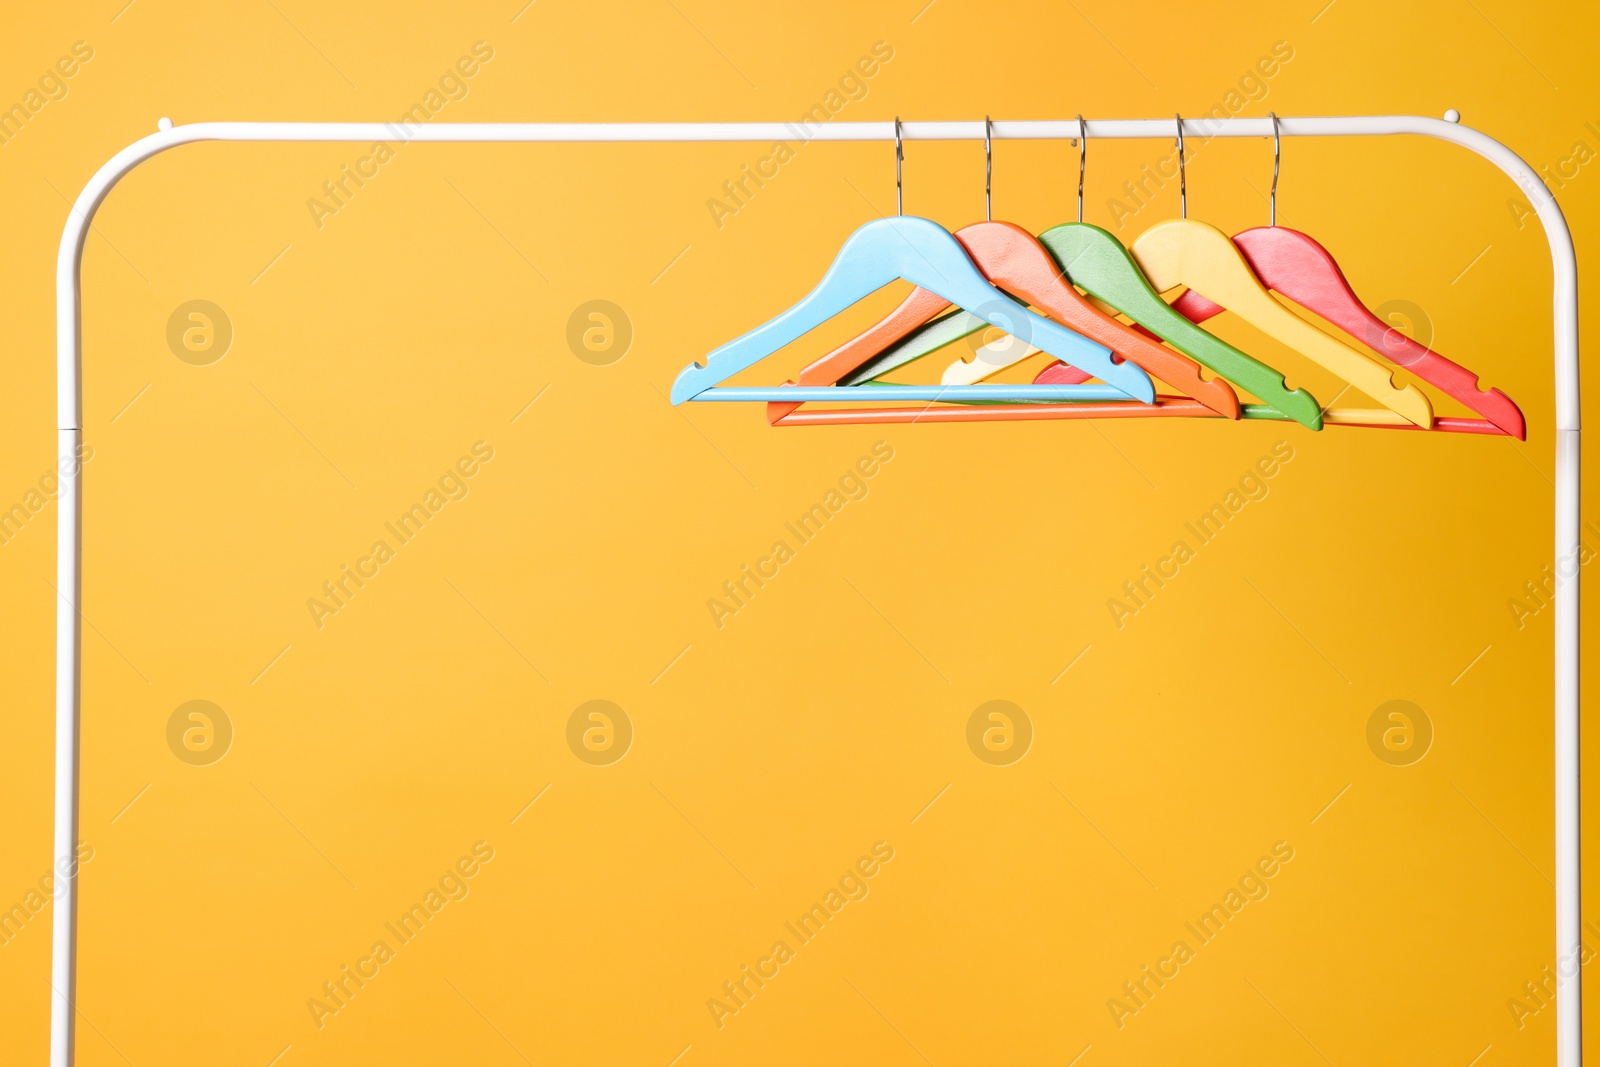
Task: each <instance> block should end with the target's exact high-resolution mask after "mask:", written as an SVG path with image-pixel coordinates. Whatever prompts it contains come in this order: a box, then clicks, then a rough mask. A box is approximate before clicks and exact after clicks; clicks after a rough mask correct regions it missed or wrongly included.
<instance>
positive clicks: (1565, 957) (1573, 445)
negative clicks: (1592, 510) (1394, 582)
mask: <svg viewBox="0 0 1600 1067" xmlns="http://www.w3.org/2000/svg"><path fill="white" fill-rule="evenodd" d="M1578 434H1579V431H1578V430H1577V429H1558V430H1557V431H1556V575H1557V592H1556V594H1555V610H1556V724H1555V726H1556V737H1555V752H1556V974H1557V976H1558V982H1557V986H1556V1063H1557V1064H1558V1067H1580V1064H1582V1062H1583V973H1582V972H1583V957H1582V952H1583V948H1582V939H1583V926H1582V924H1583V910H1582V901H1581V899H1580V897H1579V886H1580V881H1579V836H1578V823H1579V807H1578V797H1579V793H1578V781H1579V755H1580V751H1579V732H1578V572H1579V570H1580V569H1581V568H1582V561H1581V557H1580V555H1579V552H1580V550H1579V547H1578V545H1579V540H1580V537H1581V534H1582V530H1581V529H1580V525H1581V519H1580V512H1579V506H1578V502H1579V495H1578V492H1579V490H1578V486H1579V482H1578Z"/></svg>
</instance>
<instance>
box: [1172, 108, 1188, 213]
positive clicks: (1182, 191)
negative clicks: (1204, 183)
mask: <svg viewBox="0 0 1600 1067" xmlns="http://www.w3.org/2000/svg"><path fill="white" fill-rule="evenodd" d="M1174 117H1175V118H1176V119H1177V120H1178V210H1179V212H1180V213H1181V217H1183V218H1188V217H1189V179H1188V178H1187V177H1186V176H1185V175H1184V173H1183V116H1182V115H1175V116H1174Z"/></svg>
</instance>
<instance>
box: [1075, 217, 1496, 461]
mask: <svg viewBox="0 0 1600 1067" xmlns="http://www.w3.org/2000/svg"><path fill="white" fill-rule="evenodd" d="M1233 243H1234V244H1236V245H1238V246H1239V251H1240V252H1242V253H1244V258H1245V262H1247V263H1248V264H1249V265H1250V269H1251V270H1252V271H1254V272H1255V275H1256V277H1258V278H1260V279H1261V283H1262V284H1263V285H1265V286H1266V287H1267V288H1268V289H1272V290H1274V291H1276V292H1278V293H1281V294H1282V295H1284V296H1286V297H1288V298H1289V299H1290V300H1293V301H1294V302H1295V303H1296V304H1299V305H1300V306H1301V307H1304V308H1306V309H1307V310H1309V311H1313V312H1315V313H1316V314H1318V315H1320V316H1322V317H1323V318H1324V319H1327V320H1328V321H1329V322H1331V323H1333V324H1334V325H1335V326H1338V327H1339V328H1340V329H1342V330H1344V331H1345V332H1346V333H1348V334H1349V335H1350V336H1352V337H1354V338H1356V339H1357V340H1358V341H1360V342H1362V343H1363V344H1365V345H1366V346H1367V347H1368V348H1370V349H1372V350H1373V351H1374V352H1376V353H1378V355H1380V356H1383V357H1384V358H1385V359H1387V360H1389V361H1390V362H1391V363H1395V364H1398V365H1399V366H1401V367H1404V368H1406V369H1407V370H1409V371H1411V372H1412V373H1413V374H1415V375H1416V376H1417V377H1419V378H1421V379H1422V380H1423V381H1425V382H1428V383H1430V384H1432V385H1435V386H1437V387H1438V388H1439V389H1441V390H1442V391H1444V392H1445V393H1446V394H1447V395H1449V396H1452V397H1454V398H1455V399H1457V400H1459V401H1461V403H1463V404H1465V405H1466V406H1467V407H1469V408H1471V409H1472V410H1473V411H1476V412H1477V413H1478V414H1480V415H1483V416H1485V417H1486V418H1487V419H1488V421H1489V424H1490V426H1491V427H1492V428H1493V429H1498V430H1500V431H1501V432H1503V433H1505V434H1507V435H1509V436H1511V437H1515V438H1516V439H1517V440H1519V441H1522V440H1526V439H1527V432H1528V431H1527V423H1526V422H1525V420H1524V419H1523V417H1522V411H1521V410H1520V409H1519V408H1518V407H1517V405H1516V403H1515V402H1514V401H1513V400H1512V399H1511V398H1510V397H1509V396H1507V395H1506V394H1505V393H1503V392H1501V391H1500V390H1499V389H1480V388H1478V376H1477V375H1476V374H1474V373H1472V372H1471V371H1469V370H1467V369H1466V368H1465V367H1463V366H1461V365H1460V364H1458V363H1453V362H1451V361H1450V360H1448V359H1446V358H1445V357H1444V356H1441V355H1440V354H1439V353H1437V352H1435V351H1433V350H1432V349H1431V348H1428V347H1427V346H1426V345H1423V344H1419V343H1418V342H1416V341H1413V340H1412V339H1411V338H1409V337H1406V336H1404V335H1403V334H1401V333H1400V332H1399V331H1398V330H1396V329H1394V327H1393V326H1391V325H1390V324H1389V323H1387V322H1384V321H1383V320H1382V319H1380V318H1378V316H1376V315H1374V314H1373V313H1372V312H1371V311H1368V310H1367V307H1366V305H1365V304H1363V303H1362V302H1361V300H1360V298H1358V297H1357V296H1356V294H1355V292H1354V291H1353V290H1352V289H1351V288H1350V283H1349V282H1347V281H1346V280H1345V276H1344V272H1343V271H1341V270H1340V269H1339V264H1338V263H1336V262H1335V261H1334V258H1333V256H1331V255H1329V254H1328V250H1327V249H1326V248H1323V247H1322V246H1321V245H1320V244H1318V243H1317V242H1316V241H1315V240H1313V239H1312V238H1310V237H1308V236H1306V235H1305V234H1303V233H1301V232H1300V231H1298V230H1291V229H1289V228H1288V227H1286V226H1257V227H1255V228H1254V229H1249V230H1245V231H1244V232H1242V233H1239V234H1236V235H1235V236H1234V238H1233ZM1172 306H1173V308H1174V309H1175V310H1177V311H1179V312H1181V313H1182V314H1183V316H1184V317H1185V318H1187V319H1189V320H1190V321H1192V322H1203V321H1204V320H1206V319H1209V318H1211V317H1212V316H1213V315H1216V314H1217V313H1219V312H1221V311H1222V310H1223V309H1222V308H1221V307H1219V306H1217V305H1216V304H1213V303H1212V302H1211V301H1209V300H1207V299H1206V298H1205V297H1203V296H1201V295H1200V294H1199V293H1196V292H1194V291H1193V290H1190V291H1189V292H1186V293H1184V294H1183V295H1182V296H1180V297H1179V298H1178V299H1177V300H1175V301H1173V304H1172ZM1052 380H1054V379H1052ZM1466 421H1469V420H1452V422H1454V423H1464V422H1466ZM1456 428H1458V429H1459V428H1464V427H1460V426H1458V427H1456Z"/></svg>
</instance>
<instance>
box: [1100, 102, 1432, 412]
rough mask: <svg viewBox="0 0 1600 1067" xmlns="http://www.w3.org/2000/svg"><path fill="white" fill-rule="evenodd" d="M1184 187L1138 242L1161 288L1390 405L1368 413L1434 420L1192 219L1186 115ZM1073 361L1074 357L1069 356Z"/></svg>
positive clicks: (1413, 392) (1421, 399)
mask: <svg viewBox="0 0 1600 1067" xmlns="http://www.w3.org/2000/svg"><path fill="white" fill-rule="evenodd" d="M1178 176H1179V177H1178V192H1179V196H1180V198H1181V203H1182V205H1183V206H1182V211H1183V217H1182V218H1179V219H1173V220H1169V221H1167V222H1160V223H1157V224H1156V225H1154V226H1152V227H1151V228H1150V229H1148V230H1146V231H1145V232H1144V233H1143V234H1142V235H1140V237H1139V239H1138V240H1136V241H1134V243H1133V249H1132V252H1133V258H1134V260H1135V261H1136V262H1137V263H1138V264H1139V267H1140V269H1141V270H1143V272H1144V274H1145V276H1146V277H1147V278H1149V279H1150V283H1151V285H1152V286H1154V287H1155V288H1156V289H1157V290H1159V291H1162V292H1165V291H1167V290H1169V289H1176V288H1178V287H1179V286H1185V287H1187V288H1189V289H1193V290H1195V291H1197V292H1199V293H1200V294H1201V295H1202V296H1204V297H1206V298H1207V299H1208V300H1211V301H1213V302H1214V303H1217V304H1220V305H1222V306H1223V307H1225V308H1227V309H1229V310H1230V311H1232V312H1234V313H1235V314H1236V315H1238V316H1239V317H1240V318H1241V319H1243V320H1245V321H1246V322H1249V323H1250V324H1251V325H1253V326H1255V327H1256V328H1257V329H1259V330H1261V331H1262V332H1264V333H1266V334H1267V335H1268V336H1270V337H1272V338H1274V339H1276V340H1278V341H1280V342H1282V343H1283V344H1285V345H1288V346H1289V347H1290V348H1293V349H1294V350H1295V351H1297V352H1299V353H1301V354H1302V355H1305V356H1307V357H1308V358H1310V359H1311V360H1312V361H1313V362H1315V363H1318V364H1320V365H1322V366H1323V367H1325V368H1327V369H1328V370H1330V371H1332V372H1333V373H1335V374H1337V375H1339V377H1341V378H1343V379H1344V380H1345V381H1347V382H1349V383H1350V384H1351V385H1353V386H1355V387H1356V388H1357V389H1360V390H1361V391H1362V392H1364V393H1366V394H1367V395H1368V396H1370V397H1371V398H1372V399H1374V400H1376V401H1377V402H1378V403H1380V404H1382V405H1383V406H1384V407H1385V408H1388V409H1389V411H1390V412H1392V413H1393V415H1392V416H1390V415H1386V414H1384V413H1382V412H1371V413H1365V416H1366V417H1367V418H1368V419H1370V420H1371V421H1375V422H1379V423H1382V422H1386V421H1394V420H1396V419H1398V420H1404V421H1406V422H1410V423H1413V424H1415V425H1418V426H1422V427H1431V426H1432V425H1433V408H1432V406H1431V405H1430V404H1429V403H1428V398H1427V397H1426V396H1424V395H1423V393H1422V392H1421V391H1420V390H1419V389H1417V388H1416V386H1413V385H1407V386H1403V387H1400V386H1396V385H1395V384H1394V378H1393V375H1392V374H1391V373H1390V372H1389V371H1388V370H1386V369H1385V368H1384V367H1383V366H1382V365H1381V364H1379V363H1378V362H1377V361H1376V360H1374V359H1373V358H1372V357H1370V356H1367V355H1364V354H1363V353H1361V352H1358V351H1356V350H1355V349H1353V348H1351V347H1349V346H1348V345H1345V344H1343V343H1342V342H1340V341H1338V340H1336V339H1334V338H1333V337H1332V336H1330V335H1328V334H1326V333H1323V332H1322V331H1321V330H1319V329H1317V328H1316V327H1315V326H1313V325H1311V324H1310V323H1309V322H1306V321H1305V320H1304V319H1302V318H1300V317H1299V316H1298V315H1296V314H1294V313H1293V312H1291V311H1290V310H1289V309H1288V308H1286V307H1284V306H1283V305H1282V304H1280V303H1278V301H1277V300H1276V299H1274V298H1273V296H1272V294H1271V293H1269V292H1268V291H1267V290H1266V288H1265V287H1264V286H1263V285H1262V284H1261V282H1260V280H1259V279H1258V278H1256V276H1255V275H1254V274H1252V273H1251V271H1250V267H1249V265H1248V264H1247V263H1246V262H1245V259H1244V256H1243V254H1242V253H1241V252H1240V251H1239V249H1238V248H1237V247H1235V245H1234V244H1233V242H1232V241H1230V240H1228V237H1227V235H1226V234H1224V233H1223V232H1222V231H1221V230H1219V229H1217V228H1216V227H1215V226H1210V225H1207V224H1206V223H1203V222H1198V221H1196V220H1194V219H1190V218H1188V190H1187V188H1186V183H1185V180H1184V177H1183V119H1182V117H1181V116H1180V117H1179V118H1178ZM1069 362H1070V361H1069Z"/></svg>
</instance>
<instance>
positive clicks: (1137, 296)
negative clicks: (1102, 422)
mask: <svg viewBox="0 0 1600 1067" xmlns="http://www.w3.org/2000/svg"><path fill="white" fill-rule="evenodd" d="M1039 241H1040V242H1041V243H1042V244H1043V245H1044V246H1045V247H1046V248H1048V249H1049V250H1050V254H1051V255H1053V256H1055V259H1056V262H1057V263H1060V264H1062V265H1063V269H1064V270H1065V272H1066V274H1067V278H1068V280H1069V281H1071V282H1072V283H1073V284H1074V285H1076V286H1078V287H1079V288H1081V289H1083V290H1084V291H1086V292H1087V293H1088V294H1089V295H1090V296H1093V297H1096V298H1097V299H1099V300H1103V301H1105V302H1106V303H1107V304H1110V305H1111V306H1112V307H1113V308H1115V309H1116V310H1117V311H1120V312H1121V313H1122V314H1124V315H1126V316H1127V317H1128V318H1130V319H1132V320H1133V321H1134V322H1135V323H1136V324H1138V325H1140V326H1143V327H1144V328H1145V329H1147V330H1149V331H1150V332H1151V333H1153V334H1155V335H1156V336H1157V337H1160V338H1161V339H1162V340H1163V341H1166V342H1167V343H1168V344H1170V345H1172V346H1173V347H1174V348H1176V349H1178V350H1179V351H1180V352H1183V353H1185V354H1187V355H1189V356H1190V357H1192V358H1193V359H1195V360H1197V361H1198V362H1200V363H1202V364H1204V365H1205V366H1207V367H1209V368H1210V369H1211V370H1212V371H1213V372H1215V373H1217V374H1220V375H1222V376H1223V377H1224V378H1227V379H1228V380H1229V381H1232V382H1233V383H1234V384H1236V385H1238V386H1239V387H1240V388H1243V389H1245V390H1248V391H1249V392H1251V393H1253V394H1255V395H1256V396H1258V397H1260V398H1261V399H1262V400H1264V401H1266V402H1267V406H1266V407H1261V406H1260V405H1254V404H1250V405H1246V410H1245V412H1244V414H1245V416H1246V417H1249V418H1273V417H1275V416H1279V415H1287V416H1288V417H1290V418H1292V419H1294V420H1295V421H1296V422H1299V423H1302V424H1304V425H1306V426H1308V427H1310V428H1311V429H1313V430H1320V429H1322V408H1321V405H1319V404H1318V403H1317V400H1316V398H1315V397H1313V396H1312V395H1311V394H1310V393H1308V392H1306V391H1305V390H1304V389H1294V390H1290V389H1288V388H1286V387H1285V385H1284V381H1283V375H1282V374H1280V373H1278V372H1277V371H1275V370H1273V369H1272V368H1271V367H1269V366H1267V365H1266V364H1264V363H1262V362H1260V361H1259V360H1256V359H1254V358H1252V357H1250V356H1248V355H1246V354H1245V353H1243V352H1241V351H1239V350H1238V349H1237V348H1234V347H1233V346H1232V345H1230V344H1228V343H1227V342H1226V341H1223V340H1222V339H1221V338H1219V337H1217V336H1215V335H1214V334H1211V333H1208V332H1206V331H1205V330H1202V329H1201V328H1200V327H1198V326H1196V325H1195V324H1194V323H1192V322H1190V321H1189V320H1188V319H1186V318H1184V317H1183V316H1182V315H1180V314H1178V313H1177V312H1176V311H1173V310H1172V308H1171V307H1169V306H1168V305H1167V302H1166V301H1165V300H1162V299H1161V297H1160V295H1159V294H1157V293H1156V291H1155V290H1154V289H1152V288H1151V287H1150V283H1149V282H1148V281H1147V280H1146V279H1145V276H1144V273H1143V272H1142V271H1140V270H1139V267H1138V265H1137V264H1136V263H1135V262H1134V260H1133V256H1132V254H1131V253H1130V252H1129V251H1128V250H1127V249H1126V248H1124V247H1122V242H1121V241H1118V240H1117V239H1116V238H1115V237H1113V236H1112V235H1111V234H1110V233H1109V232H1107V231H1106V230H1103V229H1101V228H1100V227H1098V226H1094V225H1091V224H1089V223H1085V222H1069V223H1065V224H1063V225H1061V226H1056V227H1054V228H1053V229H1049V230H1046V231H1045V232H1044V233H1042V234H1040V235H1039ZM986 325H988V323H986V322H985V321H984V320H983V319H980V318H978V317H977V316H976V315H972V314H970V313H968V312H965V311H958V312H956V313H954V314H952V315H946V316H945V317H943V318H939V319H934V320H933V321H932V322H930V323H928V324H927V325H925V326H923V327H921V328H919V329H918V330H916V331H915V332H913V333H911V334H909V335H908V336H906V337H905V338H903V339H902V340H901V341H900V342H899V343H897V344H895V345H893V346H891V347H890V348H888V349H886V350H885V351H884V352H883V353H882V354H881V355H879V356H875V357H874V358H873V359H871V360H869V361H868V362H867V363H864V364H862V366H861V367H860V368H859V369H858V370H856V371H855V372H854V373H852V374H851V375H849V376H848V377H846V378H844V379H843V380H841V381H840V383H839V384H840V385H858V384H861V383H863V382H865V381H866V380H868V379H871V378H875V377H877V376H878V375H881V374H887V373H889V372H890V371H892V370H894V369H896V368H898V367H903V366H905V365H906V364H907V363H910V362H911V361H912V360H914V359H919V358H921V357H922V356H925V355H927V354H928V353H930V352H933V351H935V350H936V349H939V348H942V347H944V346H945V345H948V344H950V343H952V342H954V341H958V340H960V339H961V338H963V337H966V336H969V335H971V334H974V333H976V332H977V331H979V330H981V329H983V328H984V327H985V326H986Z"/></svg>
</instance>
